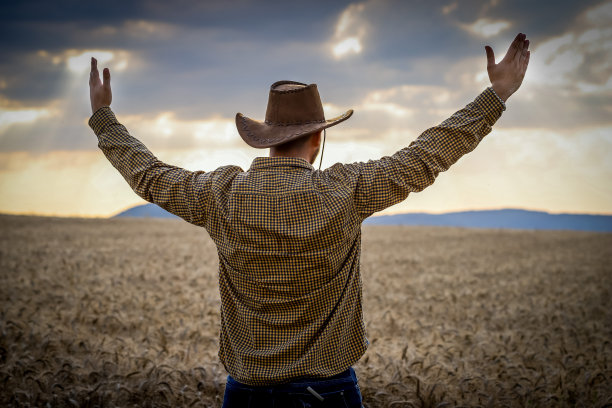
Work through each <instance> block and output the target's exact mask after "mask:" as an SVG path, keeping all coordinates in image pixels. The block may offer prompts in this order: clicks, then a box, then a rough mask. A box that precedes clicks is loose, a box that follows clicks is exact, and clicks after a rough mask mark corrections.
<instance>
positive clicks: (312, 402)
mask: <svg viewBox="0 0 612 408" xmlns="http://www.w3.org/2000/svg"><path fill="white" fill-rule="evenodd" d="M260 407H261V408H315V407H320V408H323V407H333V408H361V391H360V390H359V384H357V376H356V375H355V370H353V368H352V367H351V368H349V369H348V370H346V371H345V372H343V373H340V374H338V375H335V376H333V377H327V378H304V379H299V380H294V381H293V382H290V383H286V384H278V385H271V386H250V385H246V384H242V383H239V382H238V381H236V380H234V379H233V378H232V377H231V376H229V375H228V376H227V384H226V385H225V396H224V398H223V408H260Z"/></svg>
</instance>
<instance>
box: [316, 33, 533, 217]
mask: <svg viewBox="0 0 612 408" xmlns="http://www.w3.org/2000/svg"><path fill="white" fill-rule="evenodd" d="M528 47H529V41H528V40H527V39H526V36H525V35H524V34H518V35H517V36H516V38H515V39H514V41H513V42H512V44H511V45H510V48H509V49H508V52H507V54H506V56H505V57H504V59H503V60H502V61H501V62H500V63H499V64H495V58H494V56H493V50H492V49H491V47H486V51H487V70H488V72H489V78H490V80H491V85H492V86H491V87H489V88H487V89H486V90H485V91H484V92H482V93H481V94H480V95H479V96H478V97H477V98H476V99H475V100H474V101H473V102H471V103H469V104H468V105H467V106H466V107H465V108H463V109H461V110H459V111H457V112H455V113H454V114H453V115H452V116H451V117H450V118H448V119H446V120H445V121H444V122H442V123H441V124H439V125H438V126H434V127H432V128H429V129H427V130H426V131H424V132H423V133H422V134H421V135H420V136H419V137H418V138H417V139H416V140H414V141H413V142H412V143H410V145H409V146H408V147H405V148H403V149H401V150H399V151H398V152H396V153H395V154H393V155H392V156H387V157H383V158H381V159H379V160H370V161H369V162H367V163H354V164H348V165H342V164H338V165H335V166H332V167H331V168H330V169H328V170H329V171H328V174H329V176H330V177H335V178H339V179H341V180H343V182H346V181H348V180H350V181H352V182H353V184H352V185H353V186H354V190H353V191H354V194H353V198H354V202H355V206H356V208H357V210H358V212H359V213H360V214H361V216H362V217H363V218H366V217H368V216H370V215H371V214H373V213H375V212H377V211H381V210H383V209H385V208H387V207H390V206H392V205H394V204H397V203H399V202H401V201H403V200H404V199H406V197H407V196H408V194H409V193H411V192H417V191H421V190H423V189H424V188H426V187H427V186H429V185H431V184H432V183H433V182H434V180H435V178H436V177H437V175H438V174H439V173H440V172H442V171H445V170H448V168H449V167H450V166H451V165H452V164H454V163H455V162H456V161H457V160H459V158H461V156H463V155H464V154H466V153H468V152H471V151H472V150H474V149H475V148H476V146H478V144H479V143H480V141H481V140H482V139H483V138H484V136H485V135H487V134H488V133H489V132H491V127H492V126H493V124H494V123H495V122H496V121H497V119H498V118H499V117H500V116H501V113H502V111H503V110H505V108H506V106H505V103H504V101H505V100H507V99H508V98H509V97H510V95H512V94H513V93H514V92H516V90H517V89H518V88H519V87H520V85H521V83H522V81H523V78H524V76H525V71H526V69H527V64H528V63H529V51H528Z"/></svg>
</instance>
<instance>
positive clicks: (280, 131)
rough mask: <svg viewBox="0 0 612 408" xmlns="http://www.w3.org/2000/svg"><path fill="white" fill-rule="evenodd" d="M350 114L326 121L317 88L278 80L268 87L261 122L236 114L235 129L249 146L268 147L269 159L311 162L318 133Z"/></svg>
mask: <svg viewBox="0 0 612 408" xmlns="http://www.w3.org/2000/svg"><path fill="white" fill-rule="evenodd" d="M352 114H353V111H352V110H349V111H347V112H345V113H344V114H343V115H341V116H338V117H337V118H334V119H329V120H326V119H325V116H324V114H323V104H322V103H321V98H320V96H319V91H318V89H317V85H315V84H310V85H306V84H303V83H301V82H294V81H279V82H275V83H274V84H272V86H271V87H270V93H269V97H268V107H267V109H266V118H265V121H263V122H262V121H258V120H255V119H251V118H248V117H246V116H244V115H242V114H241V113H237V114H236V127H237V128H238V133H240V136H241V137H242V139H243V140H244V141H245V142H246V143H247V144H248V145H249V146H252V147H256V148H270V156H286V157H287V156H288V157H303V158H304V159H306V160H308V161H309V162H310V163H314V160H315V158H316V156H317V154H318V152H319V149H320V146H321V132H322V131H323V130H324V129H326V128H328V127H331V126H334V125H337V124H338V123H340V122H342V121H345V120H346V119H348V118H349V117H351V115H352Z"/></svg>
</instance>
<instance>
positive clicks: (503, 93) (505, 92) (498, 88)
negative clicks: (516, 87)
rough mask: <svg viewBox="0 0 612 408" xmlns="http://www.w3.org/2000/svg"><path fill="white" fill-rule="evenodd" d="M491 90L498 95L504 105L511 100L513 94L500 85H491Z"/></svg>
mask: <svg viewBox="0 0 612 408" xmlns="http://www.w3.org/2000/svg"><path fill="white" fill-rule="evenodd" d="M491 88H493V91H494V92H495V93H496V94H497V96H498V97H499V99H501V100H502V102H504V103H506V101H507V100H508V98H510V95H512V92H509V91H508V90H506V89H504V88H503V87H501V86H499V85H495V84H491Z"/></svg>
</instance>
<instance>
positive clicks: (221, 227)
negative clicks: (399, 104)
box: [89, 88, 505, 385]
mask: <svg viewBox="0 0 612 408" xmlns="http://www.w3.org/2000/svg"><path fill="white" fill-rule="evenodd" d="M504 109H505V106H504V104H503V102H502V101H501V100H500V99H499V98H498V97H497V95H496V94H495V92H494V91H493V89H492V88H487V89H486V90H485V91H484V92H482V93H481V94H480V95H479V96H478V97H477V98H476V99H475V100H474V101H473V102H472V103H470V104H468V105H467V106H466V107H465V108H463V109H461V110H459V111H458V112H456V113H455V114H453V115H452V116H451V117H450V118H449V119H447V120H445V121H444V122H442V123H441V124H440V125H438V126H435V127H432V128H430V129H428V130H426V131H425V132H423V134H421V136H420V137H419V138H417V139H416V140H414V141H413V142H412V143H410V145H409V146H408V147H405V148H403V149H401V150H399V151H398V152H396V153H395V154H393V155H391V156H388V157H383V158H381V159H378V160H370V161H368V162H367V163H363V162H360V163H352V164H340V163H338V164H334V165H333V166H331V167H329V168H327V169H325V170H322V171H319V170H315V169H314V168H313V167H312V165H311V164H310V163H308V162H307V161H306V160H304V159H301V158H288V157H258V158H256V159H255V160H254V161H253V163H252V165H251V167H250V168H249V169H248V171H244V170H243V169H241V168H240V167H238V166H224V167H220V168H218V169H216V170H214V171H209V172H204V171H195V172H194V171H189V170H185V169H182V168H179V167H175V166H171V165H168V164H165V163H163V162H161V161H160V160H158V159H157V158H156V157H155V156H154V155H153V154H152V153H151V152H150V151H149V150H148V149H147V148H146V147H145V146H144V145H143V144H142V143H141V142H140V141H138V140H137V139H135V138H134V137H132V136H130V134H129V133H128V131H127V129H126V128H125V127H124V126H123V125H121V124H120V123H119V122H118V121H117V119H116V118H115V115H114V114H113V112H112V111H111V110H110V108H108V107H104V108H100V109H99V110H98V111H96V112H95V113H94V115H93V116H92V117H91V118H90V120H89V125H90V127H91V128H92V129H93V130H94V132H95V134H96V135H97V136H98V141H99V144H98V146H99V147H100V149H101V150H102V151H103V152H104V154H105V155H106V157H107V158H108V160H109V161H110V162H111V163H112V165H113V166H114V167H115V168H116V169H117V170H118V171H119V172H120V173H121V174H122V175H123V177H124V178H125V180H126V181H127V182H128V183H129V185H130V186H131V187H132V189H133V190H134V191H135V192H136V193H137V194H138V195H139V196H140V197H142V198H144V199H145V200H147V201H150V202H152V203H156V204H158V205H159V206H161V207H162V208H165V209H166V210H168V211H169V212H171V213H173V214H176V215H178V216H179V217H181V218H183V219H184V220H186V221H188V222H190V223H193V224H195V225H199V226H202V227H204V228H206V230H207V231H208V233H209V235H210V237H211V238H212V239H213V240H214V242H215V244H216V246H217V249H218V257H219V290H220V293H221V333H220V350H219V357H220V359H221V361H222V362H223V364H224V365H225V367H226V369H227V371H228V372H229V373H230V375H231V376H232V377H234V378H235V379H236V380H238V381H240V382H242V383H245V384H249V385H269V384H275V383H282V382H287V381H289V380H291V379H294V378H298V377H303V376H311V377H326V376H332V375H335V374H337V373H340V372H342V371H344V370H346V369H347V368H348V367H349V366H351V365H353V364H354V363H355V362H357V361H358V360H359V358H360V357H361V356H362V355H363V353H364V352H365V350H366V347H367V345H368V341H367V339H366V336H365V330H364V323H363V318H362V289H361V287H362V283H361V276H360V270H359V257H360V249H361V223H362V221H363V220H364V219H366V218H367V217H368V216H370V215H371V214H373V213H375V212H377V211H380V210H383V209H385V208H387V207H389V206H391V205H393V204H397V203H399V202H401V201H402V200H404V199H405V198H406V197H407V196H408V194H409V193H411V192H417V191H421V190H423V189H424V188H425V187H427V186H429V185H430V184H432V183H433V182H434V179H435V178H436V176H437V175H438V173H439V172H441V171H445V170H447V169H448V168H449V167H450V166H451V165H452V164H453V163H455V162H456V161H457V160H458V159H459V158H460V157H461V156H462V155H464V154H466V153H468V152H470V151H472V150H473V149H474V148H475V147H476V146H477V145H478V143H479V142H480V141H481V140H482V138H483V137H484V136H485V135H486V134H488V133H489V132H490V131H491V126H492V125H493V124H494V123H495V121H496V120H497V119H498V118H499V117H500V115H501V113H502V111H503V110H504Z"/></svg>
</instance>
